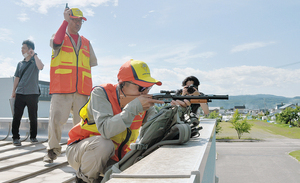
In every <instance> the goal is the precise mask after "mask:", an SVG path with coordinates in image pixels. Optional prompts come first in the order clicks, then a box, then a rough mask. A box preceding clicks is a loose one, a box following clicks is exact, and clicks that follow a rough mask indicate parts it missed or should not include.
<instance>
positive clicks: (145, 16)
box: [142, 10, 155, 18]
mask: <svg viewBox="0 0 300 183" xmlns="http://www.w3.org/2000/svg"><path fill="white" fill-rule="evenodd" d="M153 12H155V11H154V10H151V11H149V12H148V13H147V14H146V15H144V16H143V17H142V18H147V17H148V16H149V15H150V13H153Z"/></svg>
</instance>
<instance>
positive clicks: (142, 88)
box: [128, 81, 152, 92]
mask: <svg viewBox="0 0 300 183" xmlns="http://www.w3.org/2000/svg"><path fill="white" fill-rule="evenodd" d="M128 83H131V84H133V85H136V86H139V89H138V90H139V92H143V91H145V90H148V91H149V90H150V89H151V88H152V86H150V87H143V86H140V85H137V84H135V83H133V82H131V81H128Z"/></svg>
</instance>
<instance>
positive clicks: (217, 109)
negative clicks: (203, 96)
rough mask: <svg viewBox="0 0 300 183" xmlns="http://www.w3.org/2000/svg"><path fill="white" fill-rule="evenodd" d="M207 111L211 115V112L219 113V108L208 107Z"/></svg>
mask: <svg viewBox="0 0 300 183" xmlns="http://www.w3.org/2000/svg"><path fill="white" fill-rule="evenodd" d="M208 110H209V112H210V113H211V112H214V111H215V112H216V113H219V111H220V107H208Z"/></svg>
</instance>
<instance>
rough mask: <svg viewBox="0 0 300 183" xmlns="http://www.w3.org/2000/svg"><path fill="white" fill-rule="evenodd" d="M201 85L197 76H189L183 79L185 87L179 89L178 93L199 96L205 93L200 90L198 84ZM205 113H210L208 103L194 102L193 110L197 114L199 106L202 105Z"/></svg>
mask: <svg viewBox="0 0 300 183" xmlns="http://www.w3.org/2000/svg"><path fill="white" fill-rule="evenodd" d="M199 85H200V82H199V80H198V79H197V78H196V77H195V76H189V77H187V78H185V79H184V80H183V81H182V86H183V89H180V90H177V92H176V95H183V96H185V95H190V96H199V95H204V94H203V93H202V92H199V91H198V86H199ZM200 105H201V108H202V110H203V112H204V114H205V115H207V114H209V109H208V105H207V103H200V104H192V105H191V107H192V112H193V113H195V114H197V111H198V108H199V107H200Z"/></svg>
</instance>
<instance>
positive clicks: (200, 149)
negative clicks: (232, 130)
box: [108, 119, 216, 183]
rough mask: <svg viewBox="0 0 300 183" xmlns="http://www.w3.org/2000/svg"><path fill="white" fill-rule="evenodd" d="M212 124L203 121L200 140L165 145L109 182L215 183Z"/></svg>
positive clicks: (214, 152)
mask: <svg viewBox="0 0 300 183" xmlns="http://www.w3.org/2000/svg"><path fill="white" fill-rule="evenodd" d="M215 123H216V120H207V119H205V120H202V121H201V122H200V126H202V127H203V129H202V130H201V131H200V137H197V138H192V139H191V140H190V141H189V142H187V143H186V144H183V145H166V146H162V147H160V148H159V149H157V150H156V151H154V152H152V153H151V154H150V155H148V156H147V157H145V158H143V159H142V160H140V161H139V162H137V163H136V164H134V165H132V166H131V167H129V168H128V169H126V170H125V171H124V172H122V173H120V174H113V175H112V179H110V180H109V181H108V182H109V183H119V182H123V183H129V182H131V183H132V182H146V183H147V182H154V183H156V182H168V183H173V182H174V183H175V182H176V183H187V182H199V183H200V182H202V183H204V182H210V183H212V182H215V172H216V171H215V166H216V165H215V156H216V151H215Z"/></svg>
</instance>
